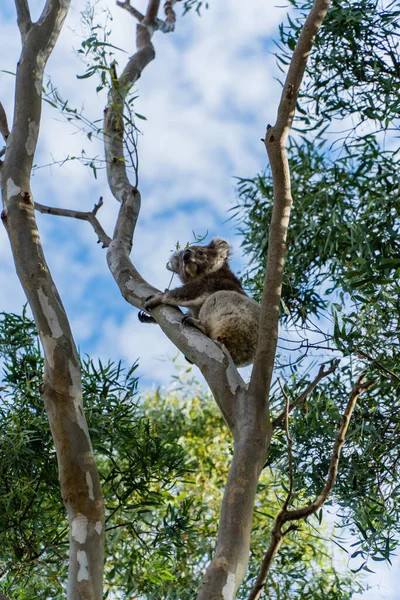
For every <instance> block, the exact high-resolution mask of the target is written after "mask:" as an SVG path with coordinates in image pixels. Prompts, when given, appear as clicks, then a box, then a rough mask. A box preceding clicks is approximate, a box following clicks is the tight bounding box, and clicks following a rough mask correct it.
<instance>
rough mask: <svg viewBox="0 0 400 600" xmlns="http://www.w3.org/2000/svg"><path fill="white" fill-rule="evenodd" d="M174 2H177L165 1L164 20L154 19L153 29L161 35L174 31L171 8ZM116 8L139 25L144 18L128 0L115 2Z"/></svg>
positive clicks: (174, 18) (173, 13) (174, 20)
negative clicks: (122, 9)
mask: <svg viewBox="0 0 400 600" xmlns="http://www.w3.org/2000/svg"><path fill="white" fill-rule="evenodd" d="M176 2H177V0H167V1H166V3H165V5H164V10H165V16H166V19H165V21H163V20H162V19H159V18H156V20H155V22H153V27H154V29H159V30H160V31H162V32H163V33H170V32H171V31H174V29H175V22H176V16H175V12H174V9H173V7H174V5H175V4H176ZM117 6H119V7H120V8H124V9H125V10H127V11H128V12H129V13H130V14H131V15H132V16H133V17H135V19H137V20H138V21H139V23H141V22H142V21H143V19H144V18H145V16H144V15H143V14H142V13H141V12H140V11H139V10H137V8H135V7H134V6H132V5H131V3H130V0H124V1H123V2H121V1H120V0H117Z"/></svg>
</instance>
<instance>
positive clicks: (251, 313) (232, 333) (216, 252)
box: [139, 238, 260, 367]
mask: <svg viewBox="0 0 400 600" xmlns="http://www.w3.org/2000/svg"><path fill="white" fill-rule="evenodd" d="M228 260H229V244H228V242H226V241H225V240H223V239H221V238H214V239H213V240H211V242H210V243H209V244H208V245H207V246H191V247H189V248H185V249H184V250H180V251H179V252H175V253H174V254H173V255H172V256H171V258H170V261H169V263H168V269H169V270H170V271H174V272H175V273H177V274H178V275H179V277H180V279H181V281H182V283H183V285H182V286H181V287H178V288H175V289H174V290H170V291H166V292H164V293H162V292H159V293H157V294H154V296H150V297H149V298H147V300H146V304H145V308H146V310H151V309H152V308H154V307H155V306H158V305H159V304H168V305H170V306H187V307H189V312H188V314H187V315H186V316H185V317H184V319H183V322H184V323H185V324H187V325H193V326H195V327H197V328H198V329H200V331H202V332H203V333H205V334H206V335H208V336H209V337H210V338H211V339H212V340H216V341H218V342H221V343H222V344H224V346H225V347H226V348H227V349H228V351H229V353H230V355H231V356H232V359H233V361H234V363H235V365H236V366H238V367H244V366H246V365H249V364H251V363H252V362H253V360H254V355H255V351H256V347H257V339H258V328H259V319H260V306H259V304H257V302H255V301H254V300H252V299H251V298H249V297H248V296H247V295H246V293H245V291H244V290H243V287H242V284H241V283H240V281H239V279H238V278H237V277H236V276H235V275H234V274H233V273H232V271H231V270H230V268H229V266H228ZM139 319H140V320H141V321H142V322H147V323H148V322H152V320H153V319H152V317H148V316H147V315H145V314H144V313H140V314H139Z"/></svg>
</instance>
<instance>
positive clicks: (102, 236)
mask: <svg viewBox="0 0 400 600" xmlns="http://www.w3.org/2000/svg"><path fill="white" fill-rule="evenodd" d="M102 206H103V198H100V200H99V201H98V203H97V204H95V205H94V208H93V210H91V211H88V212H83V211H80V210H71V209H68V208H56V207H53V206H45V205H44V204H39V202H35V210H37V211H38V212H40V213H44V214H47V215H57V216H59V217H70V218H72V219H79V220H81V221H88V222H89V223H90V224H91V225H92V227H93V229H94V231H95V232H96V234H97V237H98V238H99V240H98V241H99V242H101V243H102V244H103V248H107V247H108V246H109V244H110V242H111V238H110V237H109V236H108V235H107V234H106V232H105V231H104V229H103V227H102V226H101V225H100V223H99V220H98V219H97V217H96V214H97V212H98V210H99V209H100V208H101V207H102Z"/></svg>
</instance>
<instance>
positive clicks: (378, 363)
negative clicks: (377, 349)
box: [356, 348, 400, 381]
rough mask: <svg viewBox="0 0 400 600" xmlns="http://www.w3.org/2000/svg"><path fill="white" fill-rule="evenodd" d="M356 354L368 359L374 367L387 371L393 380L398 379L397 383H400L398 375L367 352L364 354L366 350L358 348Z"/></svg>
mask: <svg viewBox="0 0 400 600" xmlns="http://www.w3.org/2000/svg"><path fill="white" fill-rule="evenodd" d="M356 352H357V353H358V354H359V355H360V357H361V358H367V359H368V360H370V361H371V362H372V363H373V364H374V365H376V366H377V367H378V368H379V369H381V370H382V371H385V373H387V374H388V375H390V376H391V377H393V379H396V380H397V381H400V377H399V376H398V375H396V373H393V371H391V370H390V369H388V368H387V367H385V366H384V365H383V364H382V363H380V362H378V361H377V360H376V359H375V358H374V357H373V356H371V355H370V354H367V352H364V350H360V349H359V348H356Z"/></svg>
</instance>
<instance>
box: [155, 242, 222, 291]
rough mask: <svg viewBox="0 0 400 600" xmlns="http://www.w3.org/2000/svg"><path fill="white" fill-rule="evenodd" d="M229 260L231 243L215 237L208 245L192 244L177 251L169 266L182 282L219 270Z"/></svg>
mask: <svg viewBox="0 0 400 600" xmlns="http://www.w3.org/2000/svg"><path fill="white" fill-rule="evenodd" d="M227 260H229V244H228V242H227V241H225V240H223V239H222V238H214V239H212V240H211V242H210V243H209V244H208V245H207V246H190V247H188V248H184V249H183V250H179V252H175V253H174V254H173V255H172V256H171V258H170V259H169V263H168V265H167V268H168V269H169V270H170V271H173V272H174V273H177V274H178V275H179V277H180V279H181V281H182V283H187V282H188V281H190V280H191V279H195V278H196V277H201V276H202V275H207V274H208V273H212V272H213V271H217V270H218V269H220V268H221V267H222V265H223V264H224V263H225V262H227Z"/></svg>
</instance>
